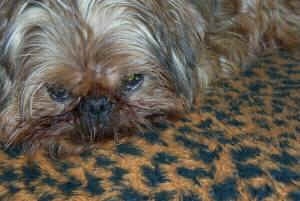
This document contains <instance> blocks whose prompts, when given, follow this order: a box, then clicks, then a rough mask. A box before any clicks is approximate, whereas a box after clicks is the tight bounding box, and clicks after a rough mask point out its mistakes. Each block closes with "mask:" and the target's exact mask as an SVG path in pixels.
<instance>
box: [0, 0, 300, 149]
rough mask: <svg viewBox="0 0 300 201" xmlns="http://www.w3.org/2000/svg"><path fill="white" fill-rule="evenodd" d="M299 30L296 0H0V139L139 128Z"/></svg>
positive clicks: (47, 140)
mask: <svg viewBox="0 0 300 201" xmlns="http://www.w3.org/2000/svg"><path fill="white" fill-rule="evenodd" d="M299 32H300V2H299V1H298V0H286V1H282V0H53V1H52V0H51V1H50V0H2V1H1V3H0V45H1V51H0V65H1V67H0V92H1V97H0V104H1V108H0V109H1V113H0V128H1V133H0V136H1V141H2V142H4V143H5V144H6V146H7V147H10V146H13V145H19V144H20V145H22V146H23V147H24V149H26V150H36V149H37V148H38V147H41V146H46V147H53V145H54V144H57V146H58V147H59V149H61V150H62V148H60V147H63V145H62V144H63V143H60V142H62V141H63V140H65V139H76V140H77V141H79V143H78V144H80V145H82V144H84V143H83V142H87V141H88V142H95V141H97V140H99V139H101V138H102V137H103V136H118V135H119V134H122V133H124V132H126V131H128V130H134V131H143V130H145V129H148V128H151V127H152V126H153V123H154V122H156V121H157V120H159V121H160V120H163V119H166V120H168V119H172V118H173V117H175V116H180V115H181V114H184V113H185V112H187V111H189V109H190V108H191V107H192V106H193V105H194V104H195V100H196V99H198V98H200V99H201V97H199V96H200V94H201V93H200V92H201V91H202V90H203V89H205V88H206V87H207V86H209V84H210V83H211V82H214V81H216V80H217V79H219V78H222V77H230V75H231V73H232V72H234V71H236V70H238V69H241V68H243V67H244V66H246V65H247V64H249V63H250V62H251V61H253V59H255V57H256V56H257V55H258V54H260V53H262V52H263V51H265V50H267V49H274V48H277V47H284V48H294V47H297V46H298V45H299V41H300V40H299V37H300V34H299ZM83 146H84V145H83ZM75 147H76V146H75ZM74 150H75V149H74Z"/></svg>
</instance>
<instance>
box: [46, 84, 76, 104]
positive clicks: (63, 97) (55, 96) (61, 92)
mask: <svg viewBox="0 0 300 201" xmlns="http://www.w3.org/2000/svg"><path fill="white" fill-rule="evenodd" d="M47 91H48V93H49V96H50V98H51V99H52V100H54V101H56V102H60V103H63V102H66V101H68V100H69V99H70V98H71V97H72V96H71V93H70V92H68V91H67V90H66V89H65V88H63V87H58V86H54V85H52V86H47Z"/></svg>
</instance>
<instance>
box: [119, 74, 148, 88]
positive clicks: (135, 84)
mask: <svg viewBox="0 0 300 201" xmlns="http://www.w3.org/2000/svg"><path fill="white" fill-rule="evenodd" d="M143 82H144V75H142V74H133V75H131V76H129V77H127V79H126V80H125V81H124V88H125V91H127V92H130V91H135V90H137V89H138V88H139V87H140V86H142V84H143Z"/></svg>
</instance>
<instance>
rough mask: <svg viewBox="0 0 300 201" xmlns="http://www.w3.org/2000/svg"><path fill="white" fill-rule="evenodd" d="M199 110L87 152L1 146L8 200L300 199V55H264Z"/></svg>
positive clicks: (1, 185) (1, 183) (2, 189)
mask: <svg viewBox="0 0 300 201" xmlns="http://www.w3.org/2000/svg"><path fill="white" fill-rule="evenodd" d="M202 100H203V101H202V104H201V106H200V108H194V109H193V111H192V112H191V113H190V114H188V115H187V116H186V117H185V118H184V119H182V120H180V121H178V122H175V123H172V124H170V123H169V124H166V123H160V124H158V125H157V128H156V129H153V130H151V131H149V132H146V133H141V134H138V135H136V136H130V137H126V138H121V139H120V142H119V143H118V144H116V143H115V142H114V141H113V140H111V141H105V142H103V143H101V144H99V145H98V146H97V148H95V149H93V150H92V151H90V152H85V153H84V154H82V155H80V156H72V157H67V158H62V159H53V158H51V157H48V156H45V155H44V154H42V152H41V153H38V154H36V155H34V156H25V155H24V154H22V153H21V151H20V150H19V149H18V148H15V149H10V150H5V149H4V148H2V149H1V151H0V200H16V201H33V200H38V201H60V200H61V201H63V200H72V201H96V200H97V201H102V200H103V201H148V200H151V201H173V200H178V201H209V200H212V201H235V200H242V201H244V200H245V201H247V200H249V201H252V200H257V201H263V200H266V201H267V200H268V201H281V200H282V201H285V200H286V201H300V54H291V53H287V52H285V51H279V52H278V53H274V54H272V55H266V56H264V57H262V58H260V59H258V61H257V62H256V63H254V64H253V65H251V66H249V67H247V68H246V69H245V70H244V71H243V72H241V73H240V74H238V75H233V77H232V79H230V80H222V81H220V83H218V84H217V85H216V87H214V88H212V89H210V90H208V92H207V93H206V94H205V95H204V96H203V98H202Z"/></svg>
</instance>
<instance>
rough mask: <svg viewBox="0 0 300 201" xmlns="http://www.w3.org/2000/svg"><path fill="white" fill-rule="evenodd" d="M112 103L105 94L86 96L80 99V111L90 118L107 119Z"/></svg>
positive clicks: (102, 120)
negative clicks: (92, 96)
mask: <svg viewBox="0 0 300 201" xmlns="http://www.w3.org/2000/svg"><path fill="white" fill-rule="evenodd" d="M112 107H113V104H112V102H111V101H110V100H109V99H108V98H107V97H105V96H102V97H97V98H86V99H84V100H82V101H81V104H80V111H81V112H82V113H84V115H85V116H88V117H89V118H91V119H94V120H98V121H101V122H104V121H106V120H108V119H109V116H110V113H111V112H112Z"/></svg>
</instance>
